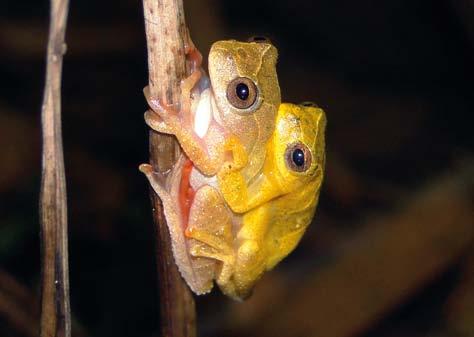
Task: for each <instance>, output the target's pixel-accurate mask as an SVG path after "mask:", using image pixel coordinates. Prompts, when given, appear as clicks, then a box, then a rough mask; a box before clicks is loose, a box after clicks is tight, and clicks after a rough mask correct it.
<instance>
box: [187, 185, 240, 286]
mask: <svg viewBox="0 0 474 337" xmlns="http://www.w3.org/2000/svg"><path fill="white" fill-rule="evenodd" d="M185 235H186V236H187V237H188V238H190V252H191V255H193V256H195V257H198V256H199V257H206V258H211V259H215V260H218V261H221V262H222V268H221V270H220V271H219V272H218V275H217V277H216V281H217V283H218V284H222V283H227V282H228V280H229V278H230V277H231V275H232V273H233V271H234V262H235V253H234V247H233V245H234V243H233V242H234V239H233V234H232V213H231V211H230V209H229V208H228V207H227V206H226V204H225V201H224V199H223V198H222V196H221V195H220V193H219V192H218V191H217V190H216V189H215V188H214V187H212V186H209V185H204V186H202V187H201V188H199V189H198V190H197V191H196V195H195V197H194V201H193V205H192V207H191V210H190V214H189V224H188V227H187V229H186V232H185Z"/></svg>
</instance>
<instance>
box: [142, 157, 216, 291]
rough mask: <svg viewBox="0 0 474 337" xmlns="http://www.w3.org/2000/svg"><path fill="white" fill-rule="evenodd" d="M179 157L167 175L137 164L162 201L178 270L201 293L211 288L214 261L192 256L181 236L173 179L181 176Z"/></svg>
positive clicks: (181, 160) (176, 179)
mask: <svg viewBox="0 0 474 337" xmlns="http://www.w3.org/2000/svg"><path fill="white" fill-rule="evenodd" d="M182 164H183V158H180V160H178V162H177V163H176V164H175V168H174V169H173V170H172V171H171V172H169V174H163V173H159V172H155V171H153V168H152V167H151V165H149V164H142V165H140V167H139V169H140V171H141V172H143V173H144V174H145V176H146V177H147V178H148V180H149V182H150V185H151V187H152V188H153V190H154V191H155V192H156V194H158V196H159V197H160V199H161V201H162V203H163V211H164V214H165V218H166V223H167V226H168V230H169V233H170V237H171V243H172V248H173V256H174V259H175V261H176V264H177V265H178V269H179V271H180V273H181V275H182V276H183V278H184V279H185V280H186V282H187V284H188V285H189V287H190V288H191V289H192V290H193V291H194V292H195V293H196V294H198V295H199V294H204V293H207V292H209V291H210V290H211V289H212V286H213V283H212V280H213V279H214V275H215V269H216V262H215V261H214V260H209V259H204V258H195V257H193V256H191V255H190V252H189V250H188V244H187V241H188V239H187V238H186V237H185V235H184V226H183V217H182V215H181V212H180V209H179V207H178V206H177V205H178V202H177V200H178V197H177V189H178V185H179V184H177V182H179V181H180V178H181V174H180V171H181V168H182Z"/></svg>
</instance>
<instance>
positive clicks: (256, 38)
mask: <svg viewBox="0 0 474 337" xmlns="http://www.w3.org/2000/svg"><path fill="white" fill-rule="evenodd" d="M247 42H255V43H272V42H271V41H270V39H269V38H268V37H266V36H261V35H259V36H252V37H250V38H249V39H248V40H247Z"/></svg>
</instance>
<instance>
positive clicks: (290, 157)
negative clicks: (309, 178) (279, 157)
mask: <svg viewBox="0 0 474 337" xmlns="http://www.w3.org/2000/svg"><path fill="white" fill-rule="evenodd" d="M285 160H286V165H287V166H288V168H289V169H290V170H292V171H295V172H305V171H306V170H308V168H309V167H310V166H311V161H312V155H311V151H310V150H309V149H308V147H307V146H306V145H305V144H303V143H301V142H298V143H294V144H291V145H289V146H288V147H287V148H286V152H285Z"/></svg>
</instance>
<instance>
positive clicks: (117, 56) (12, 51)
mask: <svg viewBox="0 0 474 337" xmlns="http://www.w3.org/2000/svg"><path fill="white" fill-rule="evenodd" d="M185 7H186V17H187V23H188V25H189V27H190V31H191V35H192V37H193V39H194V42H195V43H196V45H197V47H198V48H199V49H200V50H201V51H202V52H203V54H204V56H205V58H206V55H207V53H208V50H209V48H210V45H211V44H212V42H213V41H216V40H219V39H229V38H235V39H247V38H248V37H249V36H252V35H266V36H268V37H269V38H270V39H271V40H272V41H273V42H274V44H275V45H276V46H277V48H278V49H279V63H278V72H279V80H280V86H281V90H282V98H283V100H284V101H288V102H301V101H308V100H312V101H315V102H317V103H318V105H319V106H321V107H322V108H323V109H325V111H326V113H327V117H328V129H327V146H328V147H327V157H328V163H327V179H326V181H325V184H324V187H323V190H322V193H321V199H320V205H319V207H318V212H317V216H316V218H315V220H314V222H313V224H312V225H311V226H310V228H309V230H308V232H307V235H305V237H304V238H303V240H302V242H301V244H300V246H299V247H298V248H297V249H296V251H295V252H294V253H293V254H292V255H291V256H289V257H288V258H287V259H286V260H285V261H284V262H282V263H281V264H280V265H279V266H278V267H277V268H276V269H275V270H274V271H272V272H271V273H269V274H268V275H266V276H265V277H264V278H263V279H262V280H261V282H260V283H259V285H258V286H257V288H256V290H255V294H254V296H253V297H252V298H251V299H250V300H249V301H248V302H246V303H243V304H240V303H234V302H232V301H231V300H229V299H227V298H224V297H223V296H222V295H221V294H220V293H219V292H218V291H214V292H213V293H212V294H211V295H209V296H205V297H201V298H198V299H197V309H198V326H199V331H200V336H216V337H217V336H220V337H222V336H235V337H237V336H263V337H265V336H271V335H272V336H275V335H276V336H294V337H297V336H298V337H300V336H339V337H343V336H354V335H360V336H474V248H473V247H472V238H473V228H472V227H473V222H474V221H473V214H472V206H473V203H472V201H473V189H472V187H473V179H472V178H473V176H474V175H473V173H474V170H473V157H472V128H473V125H472V118H471V115H472V113H473V112H474V110H473V107H474V95H473V88H474V85H473V78H474V77H473V75H474V72H473V70H474V69H473V60H474V53H473V44H474V2H473V1H472V0H434V1H433V0H430V1H428V0H412V1H408V0H386V1H374V0H360V1H344V0H333V1H312V0H292V1H272V0H252V1H250V0H240V1H219V0H200V1H196V0H194V1H193V0H187V1H186V0H185ZM48 11H49V8H48V3H47V2H46V1H12V0H3V1H2V2H1V3H0V89H1V90H0V336H5V337H16V336H34V335H35V332H36V331H37V326H38V325H37V324H38V310H37V308H38V305H37V304H38V298H39V291H38V290H39V282H40V270H39V262H40V261H39V235H38V232H39V223H38V207H37V206H38V197H39V184H40V174H41V172H40V169H41V163H40V159H41V138H40V107H41V100H42V90H43V85H44V76H45V73H44V69H45V59H44V56H45V50H46V47H45V46H46V37H47V35H46V34H47V28H48V15H49V12H48ZM66 39H67V44H68V52H67V54H66V56H65V59H64V73H63V97H62V100H63V136H64V151H65V163H66V175H67V187H68V207H69V232H70V276H71V303H72V312H73V319H74V323H73V324H74V335H75V336H79V337H80V336H100V337H106V336H115V337H120V336H131V337H135V336H136V337H141V336H158V335H159V332H158V331H159V329H158V327H159V317H158V316H159V314H158V300H159V299H158V293H157V277H156V272H155V265H154V241H153V231H152V221H151V216H150V215H151V211H150V205H149V199H148V188H147V183H146V181H145V179H144V177H143V176H142V175H141V174H140V173H139V172H138V170H137V167H138V165H139V164H140V163H143V162H146V161H147V158H148V154H147V148H148V139H147V138H148V132H147V128H146V126H145V124H144V122H143V118H142V113H143V112H144V110H145V109H146V104H145V101H144V99H143V96H142V88H143V87H144V86H145V85H146V83H147V69H146V67H147V62H146V45H145V37H144V26H143V17H142V7H141V2H140V1H130V0H115V1H91V0H89V1H87V0H82V1H74V0H73V1H72V2H71V7H70V15H69V24H68V29H67V36H66ZM272 329H273V330H272ZM274 330H276V333H275V331H274ZM301 331H304V332H301Z"/></svg>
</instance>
